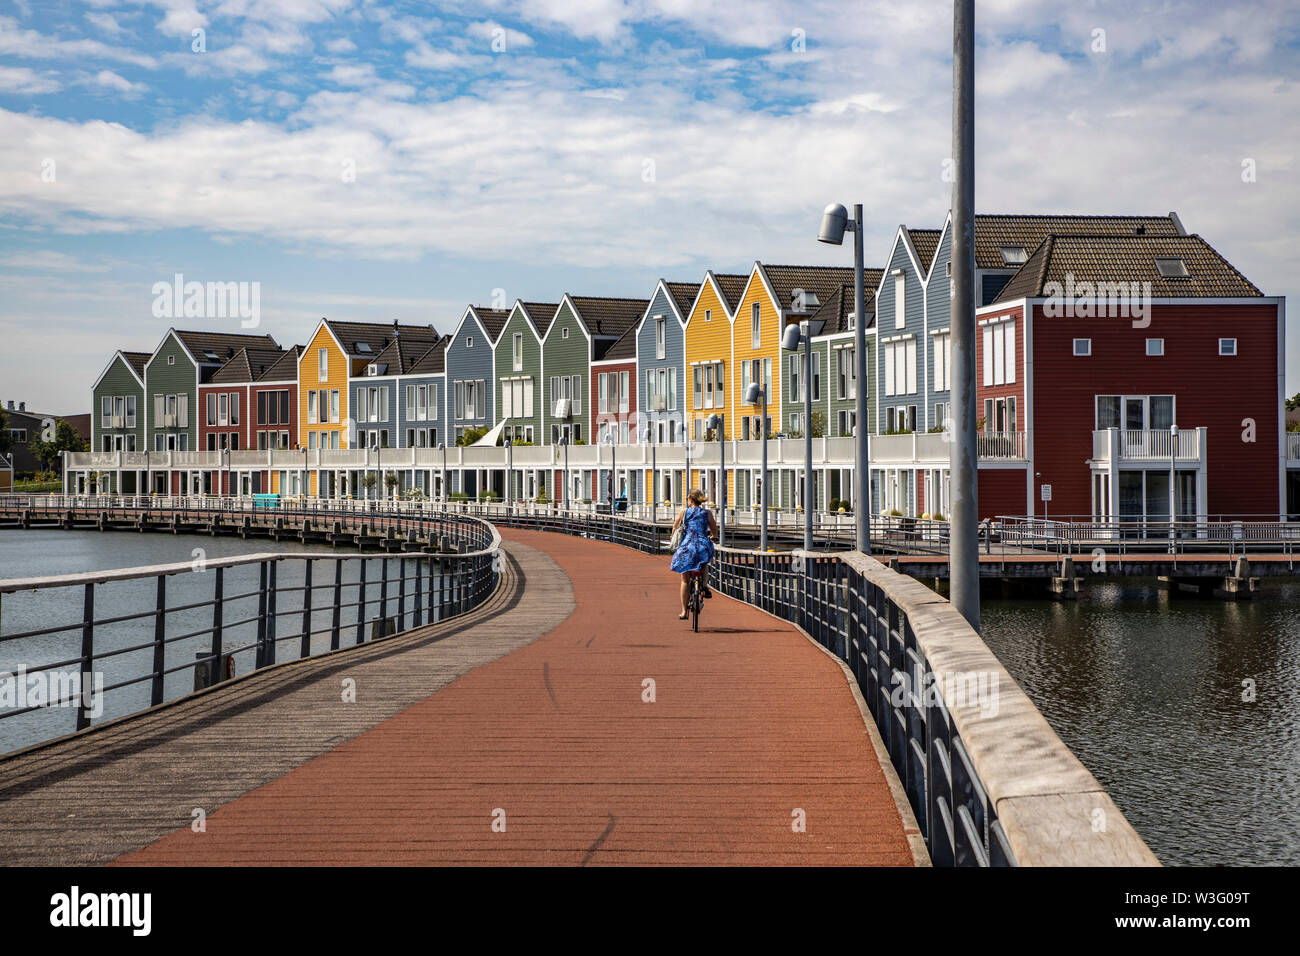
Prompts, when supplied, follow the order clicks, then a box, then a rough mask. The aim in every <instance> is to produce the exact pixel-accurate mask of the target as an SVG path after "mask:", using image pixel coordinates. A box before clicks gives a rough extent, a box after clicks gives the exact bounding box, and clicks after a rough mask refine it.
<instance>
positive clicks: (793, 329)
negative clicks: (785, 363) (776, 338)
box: [781, 322, 803, 352]
mask: <svg viewBox="0 0 1300 956" xmlns="http://www.w3.org/2000/svg"><path fill="white" fill-rule="evenodd" d="M801 338H803V334H802V333H801V332H800V331H799V325H798V323H795V322H792V323H790V324H789V325H787V326H786V327H785V332H783V333H782V334H781V348H783V349H785V350H786V351H787V352H797V351H799V341H800V339H801Z"/></svg>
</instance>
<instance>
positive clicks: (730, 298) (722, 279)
mask: <svg viewBox="0 0 1300 956" xmlns="http://www.w3.org/2000/svg"><path fill="white" fill-rule="evenodd" d="M711 274H712V276H713V281H714V282H715V283H717V286H718V291H719V292H721V293H722V300H723V301H722V304H723V305H725V306H726V307H727V311H728V312H729V313H730V314H731V315H733V316H734V315H735V314H736V310H737V309H738V308H740V300H741V298H742V297H743V296H744V295H745V287H746V286H747V285H749V275H748V274H746V275H738V274H736V273H734V272H721V273H719V272H714V273H711ZM688 314H689V313H688Z"/></svg>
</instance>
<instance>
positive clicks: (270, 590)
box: [266, 561, 279, 665]
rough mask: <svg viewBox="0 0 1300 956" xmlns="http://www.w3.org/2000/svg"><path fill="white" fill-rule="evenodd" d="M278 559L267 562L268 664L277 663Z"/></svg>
mask: <svg viewBox="0 0 1300 956" xmlns="http://www.w3.org/2000/svg"><path fill="white" fill-rule="evenodd" d="M278 563H279V562H277V561H268V562H267V564H268V565H269V567H268V568H267V594H266V663H267V664H268V665H270V664H274V663H275V631H276V627H275V616H276V614H275V569H276V565H277V564H278Z"/></svg>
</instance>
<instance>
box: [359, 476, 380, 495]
mask: <svg viewBox="0 0 1300 956" xmlns="http://www.w3.org/2000/svg"><path fill="white" fill-rule="evenodd" d="M378 482H379V478H378V476H377V475H376V474H375V473H374V472H373V471H368V472H366V473H365V474H364V475H362V476H361V487H363V488H365V489H366V490H367V491H369V490H370V489H371V488H374V487H375V485H376V484H378Z"/></svg>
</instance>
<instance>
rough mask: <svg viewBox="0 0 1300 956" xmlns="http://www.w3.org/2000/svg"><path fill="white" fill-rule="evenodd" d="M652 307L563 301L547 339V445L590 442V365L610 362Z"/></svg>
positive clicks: (639, 302)
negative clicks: (607, 357)
mask: <svg viewBox="0 0 1300 956" xmlns="http://www.w3.org/2000/svg"><path fill="white" fill-rule="evenodd" d="M648 305H649V300H647V299H608V298H601V297H596V296H573V295H568V294H566V295H565V296H564V299H563V300H562V301H561V302H560V305H559V307H558V308H557V309H556V310H555V315H554V317H553V318H552V319H551V321H550V325H549V326H547V329H546V333H545V335H543V336H542V375H543V376H544V378H545V381H544V382H543V386H544V388H543V407H542V439H543V441H545V442H547V443H548V444H558V443H559V442H560V439H562V438H567V439H569V440H570V441H571V442H574V443H575V444H576V443H577V442H583V443H589V442H590V441H591V411H592V409H591V406H592V389H591V363H592V362H594V361H598V360H600V359H602V358H604V357H605V353H607V352H608V351H609V350H610V348H611V347H612V346H613V345H614V343H615V342H617V341H618V340H619V339H620V338H621V337H622V336H623V333H625V332H626V331H627V330H628V329H630V328H632V327H633V326H634V325H636V324H637V323H638V322H639V321H640V320H641V316H643V315H644V314H645V310H646V307H647V306H648Z"/></svg>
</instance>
